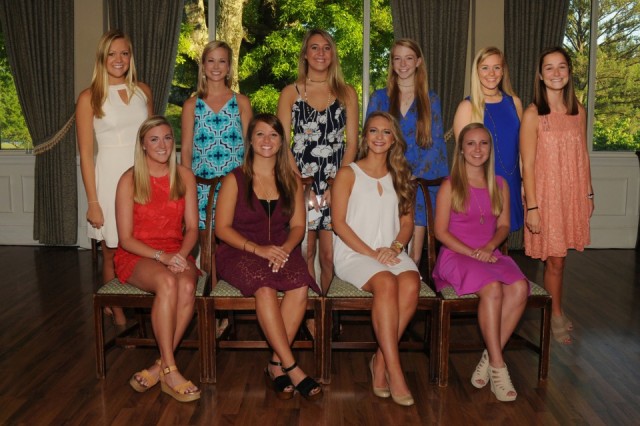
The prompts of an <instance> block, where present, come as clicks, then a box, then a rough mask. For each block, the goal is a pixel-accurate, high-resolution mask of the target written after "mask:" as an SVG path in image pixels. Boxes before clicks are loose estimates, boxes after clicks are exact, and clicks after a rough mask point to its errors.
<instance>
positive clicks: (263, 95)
mask: <svg viewBox="0 0 640 426" xmlns="http://www.w3.org/2000/svg"><path fill="white" fill-rule="evenodd" d="M236 1H238V2H239V3H240V4H243V14H242V27H243V28H242V29H243V33H244V34H243V40H242V44H241V46H240V55H239V64H238V67H237V73H238V74H237V81H238V82H239V87H234V90H239V91H240V92H242V93H244V94H245V95H247V96H248V97H249V99H250V100H251V104H252V107H253V108H254V110H255V111H256V112H271V113H275V112H276V108H277V102H278V97H279V94H280V90H282V88H283V87H284V86H286V85H287V84H290V83H291V82H293V81H294V80H295V78H296V76H297V63H298V53H299V51H300V46H301V42H302V37H303V36H304V33H305V32H306V31H307V30H308V29H311V28H316V27H317V28H323V29H326V30H327V31H328V32H329V33H331V34H332V36H333V37H334V38H335V40H336V43H337V44H338V52H339V54H340V65H341V67H342V71H343V73H344V75H345V80H346V81H347V83H349V84H351V85H352V86H354V88H355V89H356V91H357V92H358V95H359V96H362V91H363V82H362V63H363V50H362V48H363V40H362V38H363V37H362V34H363V7H364V2H365V1H367V0H347V1H343V2H339V3H333V2H324V1H319V0H308V1H305V2H300V1H299V0H282V1H278V2H264V1H260V0H249V1H246V2H245V1H243V0H236ZM229 3H230V2H227V4H229ZM369 3H370V7H371V36H370V39H371V52H370V56H371V61H370V67H369V68H370V86H371V88H380V87H384V86H385V84H386V76H387V64H388V54H389V52H388V51H389V47H390V46H391V43H392V42H393V27H392V22H391V6H390V2H389V0H370V1H369ZM218 13H224V12H221V11H220V10H218ZM206 16H208V2H207V1H203V0H200V1H192V2H186V3H185V12H184V14H183V23H182V28H181V32H180V41H179V46H178V56H177V58H176V67H175V73H174V77H173V84H172V89H171V95H170V98H169V102H170V104H169V106H168V107H167V113H166V114H167V116H168V117H169V118H170V120H171V122H172V125H173V127H174V129H176V133H178V132H179V130H178V129H179V128H180V114H181V111H182V104H183V102H184V101H185V100H186V99H187V98H188V97H189V96H191V95H192V94H193V93H194V92H195V89H196V81H197V75H198V60H199V56H200V54H201V52H202V48H203V46H204V45H205V44H206V43H207V42H208V37H207V33H208V29H207V20H206ZM217 22H218V23H220V22H221V19H220V18H219V17H218V18H217ZM217 38H218V39H221V40H224V39H225V38H226V37H225V36H224V35H223V34H220V26H219V27H218V37H217ZM364 90H370V88H364ZM176 136H177V137H178V135H176Z"/></svg>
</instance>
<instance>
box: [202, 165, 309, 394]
mask: <svg viewBox="0 0 640 426" xmlns="http://www.w3.org/2000/svg"><path fill="white" fill-rule="evenodd" d="M196 180H197V182H198V183H202V184H205V185H210V188H212V189H211V190H210V191H209V195H208V202H207V223H208V224H212V223H213V221H212V218H213V214H214V209H215V200H214V190H213V188H214V186H217V184H218V182H219V181H220V180H221V178H215V179H204V178H197V179H196ZM311 182H312V178H305V179H303V181H302V183H303V185H305V191H306V192H305V193H306V194H307V195H308V191H309V189H308V188H309V184H310V183H311ZM201 245H202V247H203V248H202V254H201V268H202V269H203V270H205V271H207V272H210V276H211V291H209V292H207V293H206V295H207V296H206V297H205V298H204V300H205V305H206V317H207V329H205V330H206V331H205V334H206V338H205V343H206V353H207V356H206V358H207V360H208V373H209V378H210V382H211V383H215V382H216V380H217V371H216V355H217V350H218V349H266V348H268V347H269V345H268V344H267V342H266V341H265V340H227V339H231V338H233V337H236V336H235V333H233V327H234V325H235V322H236V321H235V313H236V312H242V313H244V314H246V313H247V312H255V309H256V304H255V298H253V297H242V296H240V295H237V297H236V296H235V295H234V297H227V296H218V295H215V288H216V286H217V285H218V280H217V277H216V269H215V249H216V239H215V233H214V227H213V226H210V227H209V228H208V229H207V231H206V233H205V241H204V242H202V243H201ZM279 299H280V300H281V299H282V298H281V297H279ZM306 308H307V311H310V312H312V313H313V316H314V318H315V319H316V335H315V336H313V341H308V340H307V341H304V340H296V341H294V343H293V345H292V347H293V348H294V349H313V351H314V360H315V361H314V364H315V365H314V367H315V371H316V376H318V377H320V375H321V369H322V359H321V356H322V350H321V343H322V334H321V331H322V330H321V327H320V325H321V323H322V300H321V298H320V297H314V298H309V299H308V300H307V306H306ZM218 311H221V312H222V311H226V312H229V322H230V327H231V329H232V332H230V333H224V334H223V335H222V336H216V313H217V312H218ZM256 325H257V321H256Z"/></svg>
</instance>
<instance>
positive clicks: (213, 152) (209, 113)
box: [191, 93, 244, 229]
mask: <svg viewBox="0 0 640 426" xmlns="http://www.w3.org/2000/svg"><path fill="white" fill-rule="evenodd" d="M194 116H195V117H194V121H193V158H192V159H191V168H192V170H193V173H194V174H195V175H196V176H200V177H204V178H207V179H211V178H214V177H218V176H224V175H226V174H227V173H229V172H230V171H231V170H233V169H235V168H236V167H238V166H239V165H241V164H242V161H243V157H244V141H243V139H242V120H241V119H240V109H239V107H238V101H237V99H236V95H235V93H234V94H233V96H232V97H231V99H229V100H228V101H227V103H226V104H225V105H224V106H223V107H222V108H221V109H220V111H219V112H218V113H215V112H214V111H213V110H212V109H211V108H210V107H209V105H207V104H206V102H205V101H203V100H202V99H200V98H197V99H196V106H195V110H194ZM208 196H209V186H208V185H200V184H198V214H199V220H198V227H199V228H200V229H205V222H206V208H207V197H208ZM216 196H217V191H216Z"/></svg>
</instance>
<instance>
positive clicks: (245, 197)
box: [215, 114, 322, 399]
mask: <svg viewBox="0 0 640 426" xmlns="http://www.w3.org/2000/svg"><path fill="white" fill-rule="evenodd" d="M284 140H285V139H284V128H283V127H282V123H280V120H278V118H277V117H276V116H275V115H271V114H259V115H256V116H255V117H254V118H253V119H252V120H251V122H250V123H249V128H248V129H247V139H246V141H245V150H244V164H243V165H242V166H240V167H237V168H235V169H234V170H232V171H231V173H229V174H228V175H227V176H225V178H224V179H223V180H222V187H221V188H220V192H219V193H218V201H217V206H216V217H215V224H216V226H215V231H216V237H218V238H219V239H220V240H221V243H220V245H218V248H217V250H216V268H217V270H218V275H219V276H220V278H222V279H224V280H225V281H227V282H229V284H231V285H233V286H234V287H236V288H237V289H238V290H240V291H241V292H242V294H243V295H245V296H253V297H255V299H256V314H257V316H258V323H259V324H260V327H261V328H262V331H263V332H264V334H265V337H266V339H267V342H268V343H269V346H270V347H271V349H273V355H272V358H271V360H270V361H269V366H268V367H267V368H266V369H265V371H264V372H265V376H266V378H267V380H268V381H269V383H270V384H271V385H272V387H273V388H274V389H275V391H276V395H277V396H278V397H279V398H281V399H290V398H292V397H293V393H294V390H297V391H298V392H299V393H300V394H301V395H302V396H304V397H305V398H307V399H315V398H317V397H319V396H321V394H322V388H321V387H320V385H319V384H318V383H316V381H315V380H313V379H312V378H310V377H307V376H306V374H305V373H304V372H303V371H302V369H301V368H300V367H298V364H297V363H296V361H295V359H294V358H293V354H292V352H291V343H293V339H294V338H295V336H296V334H297V332H298V328H300V323H301V322H302V318H303V317H304V313H305V310H306V305H307V289H308V287H311V288H313V290H315V291H316V292H317V293H320V288H319V287H318V285H317V284H316V282H315V281H314V280H313V278H311V275H309V270H308V268H307V264H306V262H305V260H304V259H303V258H302V252H301V250H300V242H301V241H302V238H303V236H304V229H305V221H306V206H305V205H304V196H303V193H302V183H301V181H300V179H299V178H298V177H297V176H296V174H295V172H294V171H293V168H292V165H291V163H290V162H289V157H288V155H289V154H288V151H287V149H283V148H282V145H283V142H284ZM278 291H282V292H284V297H283V298H282V303H280V304H278V295H277V292H278Z"/></svg>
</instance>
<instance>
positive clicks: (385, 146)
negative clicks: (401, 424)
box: [332, 112, 420, 406]
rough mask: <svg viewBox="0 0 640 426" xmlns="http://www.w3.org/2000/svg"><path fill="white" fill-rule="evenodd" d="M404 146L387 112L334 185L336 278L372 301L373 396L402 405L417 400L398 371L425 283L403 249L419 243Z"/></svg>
mask: <svg viewBox="0 0 640 426" xmlns="http://www.w3.org/2000/svg"><path fill="white" fill-rule="evenodd" d="M406 146H407V145H406V143H405V141H404V139H403V138H402V133H401V132H400V128H399V127H398V123H397V122H396V120H395V118H393V116H391V115H390V114H388V113H386V112H375V113H372V114H371V115H370V116H369V118H368V119H367V121H366V123H365V125H364V130H363V137H362V140H361V141H360V145H359V147H358V157H357V158H358V160H357V161H356V162H355V163H351V164H349V167H343V168H342V169H340V171H339V172H338V175H337V176H336V179H335V182H334V184H333V188H332V189H333V204H332V210H333V230H334V231H335V233H336V234H337V236H338V238H336V240H335V243H334V264H335V271H336V275H338V277H340V278H341V279H343V280H345V281H348V282H350V283H352V284H353V285H355V286H356V287H358V288H361V289H362V290H365V291H369V292H371V293H373V308H372V310H371V317H372V321H373V329H374V331H375V334H376V339H377V341H378V350H377V351H376V353H375V354H374V355H373V357H372V358H371V362H370V363H369V368H370V370H371V375H372V381H373V393H374V394H375V395H376V396H379V397H381V398H388V397H389V396H391V397H392V398H393V401H394V402H396V403H397V404H400V405H405V406H409V405H413V403H414V401H413V397H412V396H411V392H410V391H409V387H408V386H407V382H406V381H405V378H404V374H403V372H402V366H401V365H400V356H399V353H398V340H399V339H400V336H402V333H403V332H404V329H405V328H406V326H407V324H408V323H409V321H410V320H411V318H412V317H413V314H414V312H415V310H416V306H417V304H418V293H419V290H420V275H419V273H418V269H417V267H416V264H415V263H414V262H413V261H412V260H411V258H410V257H409V256H408V255H407V253H405V251H404V248H405V246H406V245H407V243H408V242H409V240H410V239H411V236H412V235H413V207H414V206H413V204H414V193H415V191H414V189H413V185H412V183H411V170H410V168H409V164H408V163H407V160H406V158H405V156H404V153H405V150H406Z"/></svg>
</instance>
